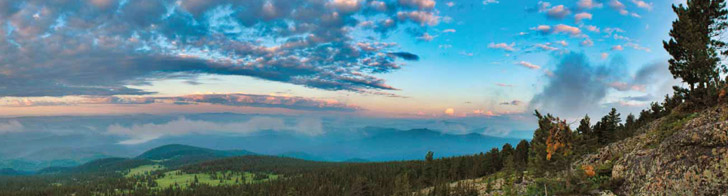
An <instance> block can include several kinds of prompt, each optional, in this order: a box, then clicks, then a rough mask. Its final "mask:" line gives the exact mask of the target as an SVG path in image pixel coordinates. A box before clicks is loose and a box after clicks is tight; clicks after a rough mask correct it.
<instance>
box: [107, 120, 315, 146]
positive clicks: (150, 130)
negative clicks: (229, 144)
mask: <svg viewBox="0 0 728 196" xmlns="http://www.w3.org/2000/svg"><path fill="white" fill-rule="evenodd" d="M260 131H292V132H295V133H298V134H304V135H310V136H316V135H321V134H323V133H324V130H323V128H322V125H321V120H320V119H314V118H310V119H309V118H301V119H298V120H297V122H296V123H293V124H290V123H286V121H285V120H283V119H281V118H274V117H254V118H251V119H250V120H248V121H246V122H236V123H218V122H209V121H202V120H188V119H186V118H179V119H177V120H173V121H169V122H167V123H162V124H154V123H149V124H134V125H132V126H129V127H127V126H122V125H119V124H114V125H111V126H109V127H108V128H107V132H106V133H107V134H111V135H119V136H124V137H128V139H126V140H122V141H120V142H119V144H127V145H132V144H141V143H145V142H148V141H152V140H155V139H158V138H161V137H165V136H180V135H188V134H196V133H197V134H211V133H226V134H240V135H246V134H252V133H256V132H260Z"/></svg>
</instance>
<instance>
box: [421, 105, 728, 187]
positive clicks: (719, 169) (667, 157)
mask: <svg viewBox="0 0 728 196" xmlns="http://www.w3.org/2000/svg"><path fill="white" fill-rule="evenodd" d="M586 167H590V168H595V169H594V171H596V172H597V173H606V175H605V176H608V178H609V179H608V181H609V184H610V188H605V189H604V190H599V189H598V188H597V189H593V190H589V191H588V194H593V195H611V194H616V195H664V194H667V195H725V194H728V105H722V106H717V107H713V108H710V109H707V110H704V111H701V112H697V113H692V114H683V115H675V114H671V115H668V116H666V117H663V118H660V119H657V120H655V121H653V122H651V123H649V124H648V125H646V126H643V127H642V128H640V129H639V130H638V131H637V134H636V135H635V136H633V137H630V138H627V139H624V140H621V141H617V142H614V143H611V144H609V145H607V146H605V147H602V148H600V149H598V150H597V152H595V153H591V154H587V155H584V156H582V157H581V158H578V159H577V160H576V161H574V162H573V163H572V165H571V171H569V172H566V171H562V172H559V173H558V174H557V175H556V176H552V177H550V178H547V179H546V180H545V181H562V182H563V181H565V180H566V181H568V180H569V178H570V177H569V175H573V174H581V175H585V173H586V172H585V170H583V169H582V168H586ZM592 175H593V174H592ZM507 178H511V179H512V177H511V176H510V175H504V174H503V173H498V174H494V175H490V176H486V177H483V178H478V179H471V180H463V181H457V182H453V183H451V184H450V186H451V187H456V186H458V185H462V184H466V185H473V187H475V188H476V189H478V192H479V195H508V193H514V194H516V195H528V194H529V193H530V192H531V191H533V190H530V189H529V188H534V187H538V188H537V189H542V190H543V188H540V187H542V186H535V185H536V183H538V182H536V180H534V179H533V178H532V177H531V176H528V175H527V176H526V177H524V178H523V180H522V181H521V182H520V183H513V184H505V182H506V179H507ZM541 183H543V181H542V182H541ZM576 186H580V185H576ZM606 189H611V190H606ZM421 191H423V192H425V193H426V192H429V191H431V188H430V189H424V190H421Z"/></svg>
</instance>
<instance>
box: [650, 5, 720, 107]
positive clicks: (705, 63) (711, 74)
mask: <svg viewBox="0 0 728 196" xmlns="http://www.w3.org/2000/svg"><path fill="white" fill-rule="evenodd" d="M725 6H726V3H725V0H688V1H687V3H686V5H683V4H680V5H678V6H676V5H673V6H672V9H673V11H674V12H675V14H676V15H677V20H675V21H673V23H672V30H670V37H671V38H670V40H669V41H663V47H664V48H665V50H666V51H667V52H668V53H669V54H670V55H671V56H672V58H671V59H670V60H669V63H670V67H669V68H670V72H671V73H672V74H673V77H674V78H680V79H682V80H683V81H684V82H686V83H687V84H688V86H689V89H683V88H681V87H677V86H675V87H673V88H674V89H675V90H676V92H677V93H679V94H685V95H687V97H688V99H689V100H691V101H693V102H695V103H697V104H700V105H703V106H705V105H708V104H711V102H710V101H711V100H715V99H714V97H713V96H714V95H715V94H716V89H717V88H718V85H719V84H720V83H721V82H720V78H719V77H720V72H721V71H725V66H722V65H719V63H720V58H719V57H718V52H719V51H718V50H719V48H721V47H724V46H725V45H726V44H725V43H723V42H722V41H720V40H717V39H715V38H716V36H718V34H719V33H720V32H722V31H723V30H724V29H725V28H726V26H728V25H727V23H726V16H727V15H728V11H726V9H725Z"/></svg>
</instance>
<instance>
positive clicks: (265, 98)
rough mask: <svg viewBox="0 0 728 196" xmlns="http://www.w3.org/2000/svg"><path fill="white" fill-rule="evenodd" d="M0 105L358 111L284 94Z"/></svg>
mask: <svg viewBox="0 0 728 196" xmlns="http://www.w3.org/2000/svg"><path fill="white" fill-rule="evenodd" d="M3 100H4V103H3V102H0V106H11V107H31V106H56V105H88V104H152V103H172V104H179V105H186V104H202V103H205V104H215V105H227V106H248V107H263V108H285V109H294V110H308V111H343V112H353V111H358V110H362V108H360V107H358V106H355V105H350V104H346V103H341V102H339V101H337V100H333V99H312V98H305V97H298V96H284V95H258V94H244V93H225V94H193V95H185V96H174V97H152V96H133V97H119V96H84V97H63V98H49V97H45V98H5V99H3Z"/></svg>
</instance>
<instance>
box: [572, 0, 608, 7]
mask: <svg viewBox="0 0 728 196" xmlns="http://www.w3.org/2000/svg"><path fill="white" fill-rule="evenodd" d="M576 5H577V6H578V7H579V8H580V9H592V8H600V7H602V4H601V3H598V2H594V0H579V1H578V2H576Z"/></svg>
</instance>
